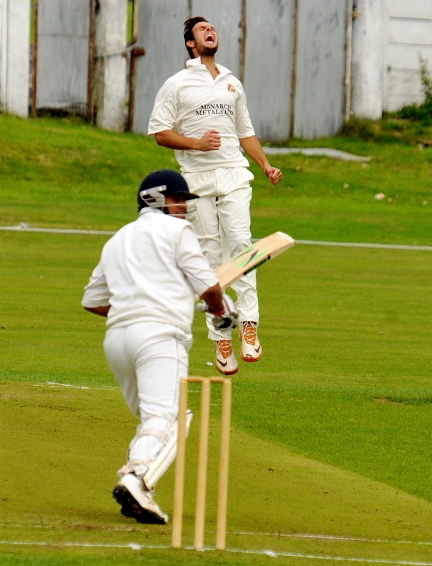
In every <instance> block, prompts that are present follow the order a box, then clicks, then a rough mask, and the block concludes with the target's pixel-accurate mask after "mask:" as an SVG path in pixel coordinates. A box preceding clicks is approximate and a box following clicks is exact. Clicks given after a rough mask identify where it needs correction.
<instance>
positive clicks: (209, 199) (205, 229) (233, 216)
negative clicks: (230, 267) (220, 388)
mask: <svg viewBox="0 0 432 566" xmlns="http://www.w3.org/2000/svg"><path fill="white" fill-rule="evenodd" d="M231 169H232V171H231V170H230V168H227V169H223V170H216V171H204V172H201V173H187V174H184V175H183V176H184V178H185V179H186V181H187V183H188V185H189V189H190V191H191V192H192V193H196V194H198V195H202V194H206V193H210V187H208V185H210V184H211V183H213V184H214V187H213V192H216V193H220V194H219V196H201V198H198V199H195V200H191V201H189V202H188V216H187V219H188V220H189V221H190V222H191V224H192V226H193V228H194V231H195V233H196V235H197V237H198V240H199V242H200V245H201V249H202V251H203V253H204V255H205V256H206V258H207V260H208V262H209V263H210V266H211V267H212V268H213V269H216V268H217V267H219V266H220V265H221V264H222V263H223V262H224V261H227V260H228V259H229V258H230V257H233V256H235V255H236V254H238V253H240V252H241V251H242V250H244V249H245V248H247V247H248V246H250V245H251V231H250V211H249V207H250V202H251V199H252V188H251V187H250V185H249V179H250V176H249V175H251V174H250V173H249V171H247V170H246V169H244V168H231ZM238 169H243V171H244V172H245V173H243V177H244V178H243V180H241V179H240V181H241V182H240V183H239V184H240V185H241V188H239V189H235V190H231V191H230V192H228V193H227V194H223V192H222V191H223V189H225V190H226V186H225V185H224V184H227V183H229V182H230V178H228V179H227V175H231V176H235V175H236V174H237V175H238V174H239V171H238ZM245 174H246V175H247V176H246V177H245ZM234 180H237V179H235V178H234ZM206 184H207V185H206ZM222 185H224V186H222ZM218 186H219V188H218ZM203 187H207V188H204V189H203ZM232 288H233V290H234V292H235V294H236V295H237V301H236V307H237V310H238V311H239V320H240V322H243V321H248V320H253V321H255V322H259V305H258V295H257V282H256V271H252V272H250V273H248V274H247V275H245V276H244V277H242V278H241V279H240V280H239V281H237V282H236V283H234V284H233V285H232ZM210 319H211V317H210V316H207V326H208V329H209V334H208V337H209V338H210V339H211V340H226V339H230V338H231V330H220V331H215V329H214V328H213V326H212V324H211V322H210Z"/></svg>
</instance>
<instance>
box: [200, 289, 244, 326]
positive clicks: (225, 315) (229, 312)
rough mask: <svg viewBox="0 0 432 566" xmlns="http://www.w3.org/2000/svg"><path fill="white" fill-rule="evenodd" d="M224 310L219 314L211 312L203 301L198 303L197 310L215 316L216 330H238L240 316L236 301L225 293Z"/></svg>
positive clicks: (223, 299)
mask: <svg viewBox="0 0 432 566" xmlns="http://www.w3.org/2000/svg"><path fill="white" fill-rule="evenodd" d="M222 305H223V310H221V311H220V312H217V313H213V312H210V310H209V307H208V305H207V303H205V302H204V301H202V302H201V303H198V304H197V305H196V307H195V309H196V310H197V311H198V312H208V313H210V314H213V315H214V316H213V318H212V324H213V326H214V328H215V330H227V329H228V328H236V327H237V326H238V317H239V314H238V312H237V309H236V307H235V304H234V301H233V300H232V299H231V297H230V296H229V295H226V294H225V293H223V295H222Z"/></svg>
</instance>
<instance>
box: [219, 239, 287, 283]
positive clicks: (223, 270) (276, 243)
mask: <svg viewBox="0 0 432 566" xmlns="http://www.w3.org/2000/svg"><path fill="white" fill-rule="evenodd" d="M294 244H295V240H294V239H293V238H291V236H289V235H288V234H285V233H284V232H275V233H274V234H270V236H267V237H266V238H262V239H261V240H258V242H255V243H254V244H252V245H251V246H249V247H248V248H246V249H245V250H243V251H242V252H240V253H239V254H237V255H236V256H234V257H232V258H231V259H229V260H228V261H226V262H225V263H223V264H222V265H221V266H220V267H218V268H217V269H216V270H215V271H216V276H217V278H218V279H219V284H220V286H221V287H222V289H225V288H226V287H229V286H230V285H232V283H235V282H236V281H237V280H238V279H240V278H241V277H243V275H246V273H249V272H250V271H252V270H253V269H257V268H258V267H259V266H260V265H262V264H263V263H265V262H266V261H269V260H270V259H272V258H274V257H276V256H277V255H279V254H281V253H282V252H284V251H285V250H288V249H289V248H292V247H293V246H294Z"/></svg>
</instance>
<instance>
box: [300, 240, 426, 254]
mask: <svg viewBox="0 0 432 566" xmlns="http://www.w3.org/2000/svg"><path fill="white" fill-rule="evenodd" d="M296 244H304V245H307V246H334V247H340V248H378V249H381V250H410V251H415V252H418V251H426V252H432V246H414V245H413V246H408V245H403V244H367V243H359V242H320V241H317V242H316V241H314V240H296Z"/></svg>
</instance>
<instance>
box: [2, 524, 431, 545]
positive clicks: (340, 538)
mask: <svg viewBox="0 0 432 566" xmlns="http://www.w3.org/2000/svg"><path fill="white" fill-rule="evenodd" d="M0 528H20V529H22V528H26V529H27V528H31V529H53V528H55V529H56V530H60V529H69V526H67V525H65V526H64V527H57V526H56V527H53V526H52V525H37V524H35V523H30V524H26V523H0ZM133 530H134V529H133V528H132V527H131V528H124V527H122V528H119V527H113V528H109V529H104V532H109V531H114V532H115V531H133ZM147 530H149V529H147ZM206 533H207V534H209V535H213V534H215V531H211V530H208V531H206ZM227 535H228V536H235V537H239V536H255V537H269V538H300V539H301V538H303V539H312V540H338V541H342V542H343V541H346V542H365V543H381V544H411V545H417V544H418V545H427V546H431V545H432V541H418V540H392V539H382V538H366V537H347V536H342V535H321V534H313V533H281V532H274V533H270V532H259V531H258V532H257V531H231V532H228V533H227Z"/></svg>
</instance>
